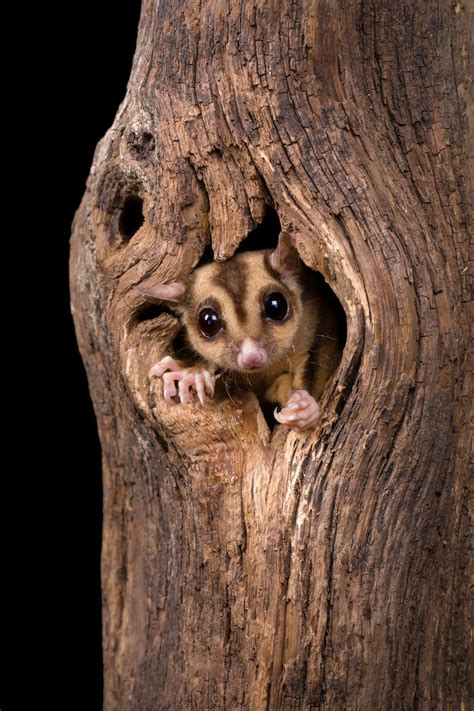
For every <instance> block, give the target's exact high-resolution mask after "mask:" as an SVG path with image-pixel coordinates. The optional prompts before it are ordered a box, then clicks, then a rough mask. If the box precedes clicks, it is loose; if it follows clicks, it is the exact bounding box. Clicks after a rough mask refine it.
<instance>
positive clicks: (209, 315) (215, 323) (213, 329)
mask: <svg viewBox="0 0 474 711" xmlns="http://www.w3.org/2000/svg"><path fill="white" fill-rule="evenodd" d="M199 328H200V329H201V331H202V333H203V335H204V336H206V337H207V338H212V337H213V336H217V334H218V333H219V331H220V330H221V329H222V319H221V317H220V316H219V314H218V313H217V312H216V311H214V309H203V310H202V311H200V312H199Z"/></svg>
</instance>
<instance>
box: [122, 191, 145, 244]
mask: <svg viewBox="0 0 474 711" xmlns="http://www.w3.org/2000/svg"><path fill="white" fill-rule="evenodd" d="M144 221H145V218H144V216H143V200H142V198H141V197H140V196H139V195H127V197H126V198H125V200H124V203H123V207H122V210H121V212H120V216H119V221H118V229H119V232H120V236H121V237H122V239H123V240H124V241H125V242H128V241H129V240H130V239H131V238H132V237H133V235H134V234H135V233H136V232H138V230H139V229H140V227H141V226H142V225H143V222H144Z"/></svg>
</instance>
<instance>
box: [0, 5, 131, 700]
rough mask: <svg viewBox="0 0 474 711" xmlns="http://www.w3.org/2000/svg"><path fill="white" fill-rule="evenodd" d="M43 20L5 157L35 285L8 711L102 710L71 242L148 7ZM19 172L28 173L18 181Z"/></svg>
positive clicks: (8, 504)
mask: <svg viewBox="0 0 474 711" xmlns="http://www.w3.org/2000/svg"><path fill="white" fill-rule="evenodd" d="M36 11H37V13H38V16H35V17H33V16H30V15H29V13H30V11H29V10H27V9H25V10H24V16H23V17H21V18H19V25H18V26H19V27H20V28H22V27H24V26H25V25H27V26H28V32H29V34H28V39H26V36H27V35H26V33H25V35H23V33H22V32H20V33H18V32H17V33H16V34H15V35H14V36H15V47H16V50H15V52H16V56H19V53H23V52H25V53H27V54H28V57H27V59H26V65H25V68H23V67H21V68H20V69H19V70H17V69H16V67H15V72H14V73H13V84H14V85H15V89H16V90H17V91H18V94H19V95H20V96H19V97H18V98H16V97H15V99H11V100H10V101H11V102H13V110H11V108H10V111H9V115H8V116H7V120H8V127H7V129H6V130H4V133H3V144H4V147H5V145H6V144H10V145H8V146H7V148H10V149H11V150H13V154H14V156H13V158H14V160H13V161H12V162H11V163H7V161H6V160H5V158H4V159H3V178H4V179H5V177H6V175H7V174H8V176H7V177H8V178H9V182H10V184H11V187H12V188H13V190H12V193H13V197H15V196H16V195H17V194H18V193H19V188H18V186H21V197H22V199H21V201H18V206H17V205H15V207H13V202H12V206H11V207H10V205H9V203H8V205H6V204H5V202H3V210H4V213H5V212H6V211H8V213H9V216H10V217H12V223H13V228H9V229H8V230H7V231H5V232H4V240H3V243H4V247H6V248H9V249H10V250H11V252H12V257H13V259H12V263H15V258H17V259H18V257H19V256H21V254H19V249H20V248H21V249H22V250H23V249H25V253H24V257H23V259H22V261H26V262H27V264H26V266H25V272H27V273H28V276H26V275H24V274H23V273H22V274H21V275H20V277H18V276H17V275H12V276H14V277H15V279H16V280H17V283H18V281H19V283H20V285H21V289H16V290H15V297H14V300H13V301H14V308H13V309H11V311H12V312H13V313H12V322H13V323H12V325H13V326H14V327H15V329H16V330H15V335H16V334H17V333H18V335H19V337H20V339H21V343H22V345H21V346H20V347H19V348H16V347H15V348H14V349H10V348H7V350H8V351H9V354H10V355H11V357H12V361H13V366H17V367H18V369H17V371H16V373H18V375H13V376H12V377H13V378H15V379H16V380H15V382H18V383H19V384H20V385H21V391H22V395H21V396H20V404H19V406H18V405H17V404H16V403H15V405H16V408H18V409H16V408H15V409H13V407H12V414H11V416H10V418H9V419H10V424H11V425H12V427H11V430H12V435H11V442H8V443H7V444H8V445H9V449H11V453H12V455H13V462H15V464H14V465H13V466H11V467H8V468H7V469H8V471H7V476H6V477H3V479H4V480H5V479H6V480H7V491H6V494H5V495H4V497H3V500H2V506H3V509H4V514H10V515H9V516H8V523H5V521H6V517H5V516H4V515H2V518H3V521H2V523H3V524H4V533H3V542H4V544H5V546H4V554H3V562H4V573H5V571H7V573H6V574H5V578H4V584H3V587H4V589H5V591H6V602H5V603H4V604H3V609H4V611H5V612H6V615H5V617H6V624H5V625H3V626H4V628H5V632H6V634H5V635H4V634H3V633H2V637H3V642H4V645H5V648H4V653H5V652H6V657H7V659H6V665H5V667H4V670H3V672H2V677H3V681H2V682H0V684H1V688H0V692H1V699H0V709H1V711H10V709H26V708H36V707H37V706H39V707H43V706H44V707H45V708H48V709H62V710H64V711H65V710H66V709H67V710H68V711H69V709H76V708H77V709H83V711H96V710H99V709H101V707H102V654H101V619H100V609H101V597H100V538H101V523H102V522H101V515H102V489H101V464H100V446H99V443H98V439H97V431H96V425H95V419H94V414H93V410H92V405H91V402H90V398H89V394H88V389H87V381H86V376H85V372H84V369H83V366H82V362H81V359H80V356H79V353H78V351H77V345H76V341H75V337H74V331H73V325H72V320H71V316H70V311H69V292H68V257H69V238H70V232H71V223H72V220H73V217H74V213H75V211H76V209H77V207H78V206H79V203H80V200H81V197H82V194H83V192H84V187H85V181H86V179H87V175H88V172H89V169H90V165H91V162H92V157H93V153H94V150H95V146H96V144H97V142H98V140H100V138H101V137H102V136H103V135H104V133H105V132H106V131H107V129H108V128H109V127H110V125H111V124H112V122H113V119H114V116H115V113H116V111H117V108H118V106H119V104H120V102H121V101H122V99H123V98H124V96H125V91H126V84H127V80H128V77H129V74H130V69H131V64H132V58H133V52H134V49H135V41H136V33H137V26H138V19H139V11H140V2H139V0H127V2H116V0H81V2H80V3H61V4H58V5H57V6H56V7H55V6H54V4H53V5H49V4H41V6H38V7H37V10H36ZM4 31H5V30H4ZM12 36H13V35H12ZM14 54H15V53H14ZM23 61H25V60H24V59H23ZM12 68H13V66H12V64H10V65H9V66H8V67H7V73H9V70H11V69H12ZM17 102H18V103H17ZM10 106H11V104H10ZM17 106H18V107H19V106H21V108H18V109H17ZM21 148H22V149H24V157H23V159H21V162H20V160H19V159H18V156H17V150H18V149H21ZM14 163H16V164H20V171H19V175H18V176H17V177H15V178H13V177H10V166H11V165H13V164H14ZM25 193H26V200H25V199H24V195H25ZM3 200H4V201H5V196H3ZM19 222H20V223H21V225H22V230H21V231H18V230H17V229H16V226H17V225H18V223H19ZM23 223H24V224H25V225H27V226H25V227H23ZM4 229H5V225H4ZM17 237H18V238H19V239H17ZM20 238H21V239H20ZM25 255H26V259H25ZM6 264H7V261H6V259H5V261H4V268H5V265H6ZM22 271H23V270H22ZM19 292H20V293H19ZM20 303H21V306H20ZM4 311H5V309H4ZM25 316H27V318H24V317H25ZM8 335H9V334H8ZM7 343H8V345H9V344H10V343H11V339H10V338H8V341H7ZM4 380H5V371H4ZM6 380H7V385H9V384H10V383H9V382H8V381H9V380H10V376H9V371H8V378H6ZM15 400H18V398H15ZM8 484H12V486H11V488H10V487H9V486H8ZM26 494H28V496H27V495H26ZM27 501H28V502H30V503H25V504H24V503H23V502H27ZM10 563H11V568H10ZM7 569H8V570H7ZM27 698H28V699H29V700H28V701H26V699H27ZM32 698H33V699H34V701H32Z"/></svg>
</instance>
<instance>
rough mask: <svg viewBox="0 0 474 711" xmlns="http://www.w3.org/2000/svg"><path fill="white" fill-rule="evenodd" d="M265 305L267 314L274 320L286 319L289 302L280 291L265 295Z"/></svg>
mask: <svg viewBox="0 0 474 711" xmlns="http://www.w3.org/2000/svg"><path fill="white" fill-rule="evenodd" d="M263 305H264V307H265V316H266V317H267V318H271V320H272V321H284V319H285V318H286V317H287V316H288V302H287V300H286V299H285V297H284V296H283V294H280V292H279V291H274V292H273V293H272V294H268V296H266V297H265V299H264V302H263Z"/></svg>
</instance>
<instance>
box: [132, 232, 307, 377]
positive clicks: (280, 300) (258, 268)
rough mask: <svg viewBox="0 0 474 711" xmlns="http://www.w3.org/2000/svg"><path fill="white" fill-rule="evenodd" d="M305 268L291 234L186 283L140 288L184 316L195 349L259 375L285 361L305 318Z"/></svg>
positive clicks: (208, 266) (226, 365)
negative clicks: (303, 278) (303, 292)
mask: <svg viewBox="0 0 474 711" xmlns="http://www.w3.org/2000/svg"><path fill="white" fill-rule="evenodd" d="M301 269H302V265H301V262H300V259H299V257H298V253H297V252H296V250H295V249H294V247H293V245H292V243H291V240H290V238H289V236H288V235H287V234H286V233H284V232H282V233H281V234H280V238H279V241H278V246H277V248H276V249H275V250H274V251H272V250H262V251H258V252H242V253H240V254H237V255H235V256H234V257H232V258H231V259H229V260H228V261H227V262H212V263H211V264H206V265H204V266H202V267H199V268H197V269H195V270H194V272H193V273H192V274H191V275H190V277H189V279H188V280H187V281H186V283H184V282H173V283H170V284H155V285H150V283H149V282H147V283H146V286H143V285H142V286H139V287H137V288H138V290H139V291H140V292H141V293H142V294H143V295H144V296H145V297H146V298H147V299H148V300H149V301H153V302H155V303H157V302H165V303H167V304H168V305H169V306H170V307H171V308H174V309H175V310H176V311H177V312H178V313H179V314H180V315H181V319H182V323H183V325H184V327H185V329H186V334H187V339H188V341H189V344H190V346H191V347H192V348H193V349H194V350H195V351H196V352H197V353H199V354H200V355H201V356H202V357H203V358H204V359H205V360H206V361H208V362H209V363H212V364H214V365H215V366H218V367H221V368H224V369H226V370H233V371H243V372H250V371H251V372H256V371H258V370H261V369H263V368H265V367H268V366H271V365H273V364H274V363H276V362H277V361H279V360H281V359H283V358H285V357H286V355H287V353H288V352H289V351H290V349H291V348H292V347H293V344H294V341H295V336H296V334H297V331H298V329H299V327H300V325H301V319H302V311H303V308H302V286H301Z"/></svg>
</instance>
